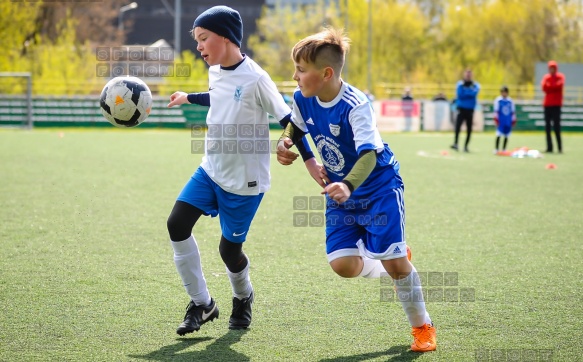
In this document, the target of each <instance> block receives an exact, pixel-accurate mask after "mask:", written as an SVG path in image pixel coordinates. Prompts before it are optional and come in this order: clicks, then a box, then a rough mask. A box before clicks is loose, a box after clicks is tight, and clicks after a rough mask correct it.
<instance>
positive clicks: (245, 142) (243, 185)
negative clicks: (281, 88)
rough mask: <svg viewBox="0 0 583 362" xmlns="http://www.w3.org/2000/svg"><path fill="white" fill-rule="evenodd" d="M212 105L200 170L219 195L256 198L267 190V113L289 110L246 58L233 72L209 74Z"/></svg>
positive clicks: (216, 68) (276, 114)
mask: <svg viewBox="0 0 583 362" xmlns="http://www.w3.org/2000/svg"><path fill="white" fill-rule="evenodd" d="M209 93H210V103H211V107H210V108H209V111H208V114H207V118H206V123H207V126H208V131H207V134H206V136H205V144H206V147H205V155H204V157H203V159H202V164H201V167H202V168H203V169H204V170H205V171H206V173H207V174H208V175H209V177H210V178H211V179H213V181H214V182H216V183H217V184H218V185H219V186H220V187H221V188H222V189H223V190H225V191H228V192H231V193H234V194H237V195H257V194H259V193H263V192H265V191H267V190H268V189H269V186H270V174H269V161H270V144H269V142H270V141H269V120H268V113H269V114H271V115H272V116H273V117H275V118H276V119H277V120H281V119H283V118H284V117H285V116H286V115H288V114H289V113H290V112H291V110H290V108H289V106H288V105H287V104H286V103H285V102H284V100H283V97H282V96H281V94H280V93H279V92H278V90H277V87H276V86H275V84H274V83H273V81H272V80H271V78H270V77H269V75H268V74H267V73H266V72H265V71H264V70H263V69H262V68H261V67H260V66H259V65H257V63H255V62H254V61H253V60H252V59H250V58H249V57H247V56H246V57H245V59H244V60H243V62H242V63H241V64H239V66H238V67H237V68H236V69H234V70H225V69H221V67H220V66H219V65H215V66H212V67H210V68H209Z"/></svg>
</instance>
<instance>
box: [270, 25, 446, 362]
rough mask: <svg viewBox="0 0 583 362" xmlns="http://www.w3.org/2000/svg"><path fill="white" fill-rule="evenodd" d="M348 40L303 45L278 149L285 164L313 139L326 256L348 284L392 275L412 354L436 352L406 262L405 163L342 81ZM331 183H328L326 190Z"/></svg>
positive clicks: (323, 36) (328, 32)
mask: <svg viewBox="0 0 583 362" xmlns="http://www.w3.org/2000/svg"><path fill="white" fill-rule="evenodd" d="M348 49H349V40H348V39H347V38H346V37H345V36H344V34H343V32H342V31H341V30H337V29H334V28H326V29H324V30H323V31H322V32H320V33H318V34H314V35H311V36H309V37H307V38H304V39H303V40H300V42H298V43H297V44H296V45H295V46H294V48H293V50H292V59H293V61H294V64H295V72H294V76H293V79H294V80H295V81H296V82H297V83H298V88H297V89H296V91H295V93H294V103H293V107H292V122H290V123H289V124H288V126H287V127H286V129H285V131H284V133H283V135H282V137H281V138H280V141H279V143H278V147H277V158H278V161H279V162H280V163H281V164H284V165H289V164H291V163H292V162H293V161H294V160H295V159H296V158H297V155H296V154H294V153H293V152H291V151H289V150H288V149H289V148H290V147H291V146H292V144H294V143H295V142H297V141H298V140H300V139H301V138H302V137H303V136H304V135H305V134H307V133H309V134H310V135H311V136H312V139H313V140H314V143H315V144H316V146H317V148H318V152H319V153H320V156H321V159H322V161H323V163H324V169H322V171H321V175H320V178H321V180H320V184H321V185H322V186H323V187H324V190H323V191H322V193H323V194H325V195H326V254H327V257H328V262H329V264H330V266H331V268H332V270H334V272H335V273H336V274H338V275H339V276H341V277H344V278H353V277H358V276H362V277H379V276H380V275H381V273H384V272H386V273H388V274H389V275H390V276H391V277H392V279H393V281H394V283H395V287H396V291H397V295H398V298H399V300H400V302H401V304H402V307H403V310H404V312H405V314H406V316H407V318H408V320H409V323H410V325H411V327H412V335H413V337H414V340H413V344H412V345H411V350H413V351H416V352H428V351H433V350H435V349H436V346H437V342H436V331H435V328H434V327H433V324H432V322H431V318H430V317H429V314H428V313H427V311H426V309H425V302H424V300H423V294H422V289H421V284H420V279H419V276H418V274H417V271H416V270H415V267H414V266H413V265H412V264H411V263H410V261H409V260H408V258H407V244H406V242H405V204H404V201H403V192H404V186H403V181H402V179H401V176H400V175H399V163H398V162H397V160H396V158H395V155H394V154H393V152H392V151H391V149H390V148H389V146H388V145H387V144H386V143H384V142H383V140H382V139H381V136H380V133H379V131H378V129H377V127H376V121H375V117H374V111H373V108H372V106H371V104H370V102H369V101H368V99H367V97H366V95H365V94H364V93H363V92H361V91H360V90H358V89H356V88H354V87H352V86H351V85H349V84H347V83H346V82H344V81H343V80H342V79H341V78H340V74H341V72H342V67H343V66H344V60H345V55H346V52H347V51H348ZM323 181H325V184H324V183H323Z"/></svg>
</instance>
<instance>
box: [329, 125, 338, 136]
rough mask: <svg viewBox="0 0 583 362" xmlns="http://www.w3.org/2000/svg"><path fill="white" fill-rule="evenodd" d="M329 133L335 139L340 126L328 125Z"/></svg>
mask: <svg viewBox="0 0 583 362" xmlns="http://www.w3.org/2000/svg"><path fill="white" fill-rule="evenodd" d="M330 133H332V135H333V136H335V137H338V136H340V126H339V125H337V124H330Z"/></svg>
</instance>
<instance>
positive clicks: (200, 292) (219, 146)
mask: <svg viewBox="0 0 583 362" xmlns="http://www.w3.org/2000/svg"><path fill="white" fill-rule="evenodd" d="M192 35H193V37H194V40H195V41H196V42H197V43H198V45H197V50H198V51H199V52H200V54H201V56H202V58H203V59H204V60H205V61H206V62H207V63H208V64H209V65H210V68H209V91H208V92H204V93H191V94H187V93H184V92H175V93H174V94H172V95H171V96H170V103H169V104H168V107H173V106H177V105H180V104H185V103H196V104H200V105H205V106H210V108H209V111H208V114H207V120H206V123H207V126H208V131H207V134H206V135H205V156H204V157H203V160H202V163H201V165H200V166H199V168H198V169H197V170H196V171H195V173H194V175H193V176H192V177H191V179H190V180H189V181H188V182H187V183H186V185H185V186H184V188H183V190H182V192H181V193H180V195H179V196H178V198H177V201H176V203H175V205H174V208H173V209H172V212H171V213H170V216H169V217H168V233H169V234H170V239H171V240H172V243H171V244H172V247H173V249H174V261H175V264H176V269H177V271H178V274H180V277H181V278H182V281H183V285H184V287H185V289H186V292H187V294H188V295H189V296H190V299H191V300H190V302H189V304H188V306H187V309H186V315H185V317H184V321H183V322H182V323H181V324H180V326H179V327H178V329H177V330H176V333H178V334H179V335H184V334H186V333H191V332H193V331H198V330H199V329H200V327H201V325H203V324H204V323H206V322H208V321H212V320H213V319H215V318H217V317H218V316H219V310H218V308H217V305H216V303H215V301H214V300H213V299H212V298H211V297H210V294H209V291H208V289H207V284H206V280H205V278H204V275H203V272H202V267H201V262H200V254H199V249H198V245H197V243H196V240H195V238H194V236H193V235H192V229H193V227H194V225H195V223H196V222H197V220H198V219H199V217H200V216H201V215H207V216H208V215H210V216H212V217H215V216H217V215H220V224H221V232H222V235H221V240H220V244H219V252H220V254H221V258H222V259H223V261H224V263H225V266H226V269H227V275H228V276H229V279H230V282H231V286H232V289H233V310H232V313H231V317H230V319H229V328H230V329H245V328H247V327H249V325H250V323H251V306H252V303H253V298H254V293H253V287H252V285H251V281H250V279H249V260H248V258H247V256H246V255H245V254H244V253H243V251H242V243H243V242H244V241H245V239H246V236H247V233H248V231H249V227H250V225H251V221H252V220H253V217H254V216H255V213H256V211H257V208H258V207H259V204H260V202H261V199H262V198H263V194H264V192H266V191H267V190H268V189H269V183H270V175H269V161H270V146H269V121H268V113H269V114H271V115H272V116H273V117H275V118H276V119H278V120H280V123H281V124H282V126H284V127H285V125H287V123H289V119H290V115H291V111H290V108H289V106H288V105H287V104H286V103H285V102H284V100H283V98H282V96H281V95H280V93H279V92H278V90H277V88H276V86H275V84H274V83H273V81H272V80H271V78H270V77H269V75H268V74H267V73H266V72H265V71H264V70H263V69H261V67H259V66H258V65H257V64H256V63H255V62H254V61H253V60H251V59H250V58H249V57H247V56H246V55H245V54H242V53H241V51H240V47H241V41H242V38H243V24H242V21H241V17H240V15H239V13H238V12H237V11H236V10H233V9H231V8H229V7H227V6H215V7H212V8H210V9H208V10H206V11H205V12H203V13H202V14H200V15H199V16H198V17H197V18H196V20H195V21H194V25H193V30H192ZM298 146H300V147H298V149H299V150H300V153H302V156H303V157H305V158H306V160H308V161H307V163H306V166H307V167H308V169H309V170H310V173H311V174H314V175H315V174H317V173H318V170H317V169H316V168H315V167H317V163H316V161H315V160H314V159H313V154H311V151H310V150H309V148H302V146H304V147H308V146H307V144H303V143H301V144H298Z"/></svg>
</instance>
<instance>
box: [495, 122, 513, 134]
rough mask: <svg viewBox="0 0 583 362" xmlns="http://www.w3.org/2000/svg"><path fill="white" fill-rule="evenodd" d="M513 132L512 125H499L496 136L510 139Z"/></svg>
mask: <svg viewBox="0 0 583 362" xmlns="http://www.w3.org/2000/svg"><path fill="white" fill-rule="evenodd" d="M511 132H512V124H503V125H499V126H498V127H497V128H496V136H497V137H500V136H504V137H509V136H510V133H511Z"/></svg>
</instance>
